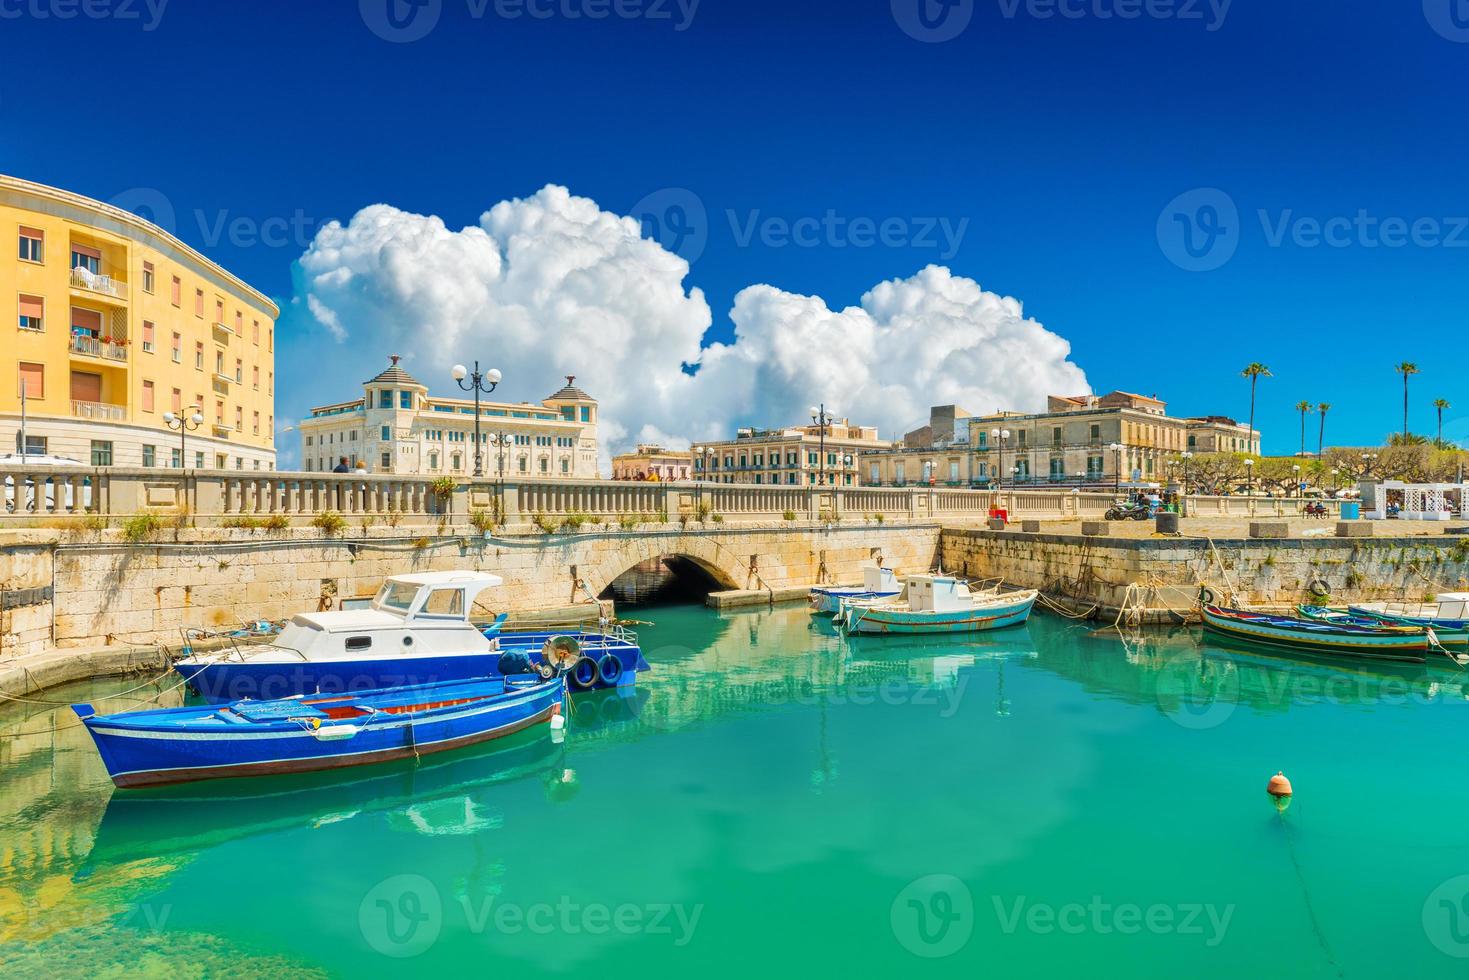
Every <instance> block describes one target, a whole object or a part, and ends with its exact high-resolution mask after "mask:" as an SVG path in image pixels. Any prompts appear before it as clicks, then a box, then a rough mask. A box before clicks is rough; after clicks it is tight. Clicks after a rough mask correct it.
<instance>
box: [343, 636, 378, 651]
mask: <svg viewBox="0 0 1469 980" xmlns="http://www.w3.org/2000/svg"><path fill="white" fill-rule="evenodd" d="M347 649H348V650H370V649H372V637H370V636H349V637H347Z"/></svg>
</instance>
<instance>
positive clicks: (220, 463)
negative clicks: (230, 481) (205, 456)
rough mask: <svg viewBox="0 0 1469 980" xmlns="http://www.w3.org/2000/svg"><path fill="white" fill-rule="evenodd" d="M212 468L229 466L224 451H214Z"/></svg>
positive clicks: (221, 468)
mask: <svg viewBox="0 0 1469 980" xmlns="http://www.w3.org/2000/svg"><path fill="white" fill-rule="evenodd" d="M214 468H215V469H217V470H223V469H228V468H229V457H228V456H226V455H225V454H224V453H215V454H214Z"/></svg>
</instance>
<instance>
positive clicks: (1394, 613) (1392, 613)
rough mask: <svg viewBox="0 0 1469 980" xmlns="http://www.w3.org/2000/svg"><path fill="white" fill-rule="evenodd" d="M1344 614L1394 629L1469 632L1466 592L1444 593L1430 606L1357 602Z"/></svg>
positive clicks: (1415, 603)
mask: <svg viewBox="0 0 1469 980" xmlns="http://www.w3.org/2000/svg"><path fill="white" fill-rule="evenodd" d="M1347 610H1348V611H1349V612H1350V613H1351V614H1352V615H1353V616H1366V617H1369V618H1371V619H1376V620H1378V621H1379V622H1383V623H1390V624H1392V625H1395V626H1417V627H1420V628H1421V627H1425V626H1427V627H1431V628H1432V629H1434V630H1450V631H1460V630H1469V592H1443V593H1440V594H1439V595H1436V596H1434V598H1433V601H1432V602H1406V603H1405V602H1360V603H1356V604H1354V605H1350V606H1348V607H1347Z"/></svg>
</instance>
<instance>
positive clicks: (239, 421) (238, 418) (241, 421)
mask: <svg viewBox="0 0 1469 980" xmlns="http://www.w3.org/2000/svg"><path fill="white" fill-rule="evenodd" d="M235 431H236V432H244V431H245V409H244V408H243V407H241V406H239V405H236V406H235Z"/></svg>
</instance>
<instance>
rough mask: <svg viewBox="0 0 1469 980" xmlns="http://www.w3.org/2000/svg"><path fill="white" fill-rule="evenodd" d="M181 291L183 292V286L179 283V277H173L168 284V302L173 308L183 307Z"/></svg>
mask: <svg viewBox="0 0 1469 980" xmlns="http://www.w3.org/2000/svg"><path fill="white" fill-rule="evenodd" d="M183 291H184V284H183V283H182V282H180V281H179V277H178V276H174V277H173V281H172V282H170V283H169V284H168V300H169V302H170V303H172V304H173V305H174V306H182V305H183Z"/></svg>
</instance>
